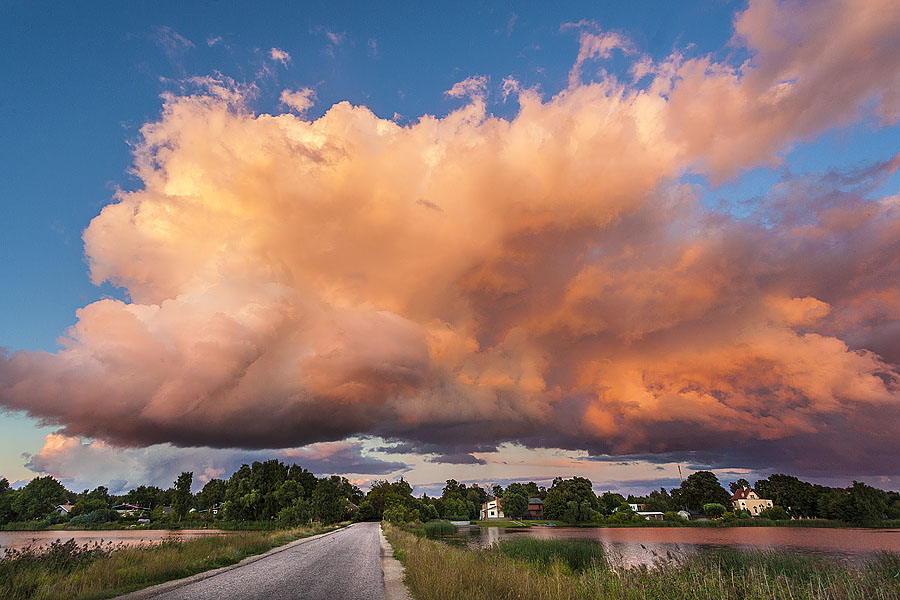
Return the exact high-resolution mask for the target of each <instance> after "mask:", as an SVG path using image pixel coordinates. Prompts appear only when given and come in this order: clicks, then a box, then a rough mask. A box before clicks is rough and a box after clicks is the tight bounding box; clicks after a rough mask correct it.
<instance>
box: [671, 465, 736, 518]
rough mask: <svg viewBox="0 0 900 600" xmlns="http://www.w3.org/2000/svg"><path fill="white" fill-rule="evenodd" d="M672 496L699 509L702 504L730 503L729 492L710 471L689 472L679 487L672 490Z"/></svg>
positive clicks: (681, 503)
mask: <svg viewBox="0 0 900 600" xmlns="http://www.w3.org/2000/svg"><path fill="white" fill-rule="evenodd" d="M672 497H673V498H675V499H676V502H677V503H678V504H680V505H681V506H685V507H687V508H689V509H691V510H700V509H701V508H702V507H703V505H704V504H722V505H725V506H727V505H730V504H731V494H729V493H728V492H727V491H725V488H723V487H722V486H721V485H719V479H718V477H716V476H715V474H714V473H712V472H710V471H697V472H696V473H691V475H689V476H688V478H687V479H685V480H684V481H683V482H682V484H681V487H680V488H675V489H674V490H672Z"/></svg>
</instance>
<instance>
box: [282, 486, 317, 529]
mask: <svg viewBox="0 0 900 600" xmlns="http://www.w3.org/2000/svg"><path fill="white" fill-rule="evenodd" d="M295 483H296V482H295ZM311 519H312V509H311V507H310V501H309V500H306V499H304V498H297V499H295V500H294V501H293V502H292V503H291V504H290V505H289V506H286V507H284V508H282V509H281V510H280V511H278V521H279V522H280V523H281V524H282V525H285V526H287V527H298V526H300V525H305V524H306V523H309V521H310V520H311Z"/></svg>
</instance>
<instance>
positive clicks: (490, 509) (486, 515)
mask: <svg viewBox="0 0 900 600" xmlns="http://www.w3.org/2000/svg"><path fill="white" fill-rule="evenodd" d="M542 508H543V505H542ZM480 517H481V520H482V521H487V520H489V519H505V518H506V517H505V515H504V514H503V507H502V502H501V499H500V498H492V499H491V500H488V501H487V502H485V503H484V504H482V505H481V515H480Z"/></svg>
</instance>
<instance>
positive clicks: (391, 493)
mask: <svg viewBox="0 0 900 600" xmlns="http://www.w3.org/2000/svg"><path fill="white" fill-rule="evenodd" d="M192 482H193V474H192V473H191V472H185V473H182V474H181V475H180V476H179V477H178V479H177V480H176V481H175V482H173V485H172V486H171V487H169V488H168V489H161V488H159V487H156V486H144V485H142V486H139V487H137V488H135V489H132V490H130V491H129V492H128V493H126V494H122V495H111V494H110V493H109V491H108V490H107V488H105V487H103V486H100V487H97V488H95V489H94V490H90V491H88V490H84V491H83V492H81V493H75V492H71V491H69V490H67V489H66V488H65V487H64V486H63V485H62V484H61V483H60V482H58V481H57V480H55V479H54V478H52V477H50V476H46V477H37V478H35V479H33V480H32V481H31V482H30V483H28V484H27V485H26V486H24V487H23V488H22V489H20V490H13V489H11V488H10V486H9V482H8V481H7V480H6V479H0V525H6V524H9V523H13V522H29V523H34V522H35V521H43V523H44V524H47V525H52V524H56V523H61V522H72V523H76V524H77V523H84V524H90V523H102V522H108V521H111V520H115V519H117V518H118V516H119V515H118V513H116V512H115V511H114V510H111V509H112V507H113V506H116V505H118V504H133V505H136V506H139V507H144V508H146V509H149V510H148V512H147V513H146V514H141V515H132V516H135V517H136V516H142V517H145V518H150V519H152V520H154V521H166V520H169V521H172V520H179V521H180V520H184V519H186V518H190V519H207V520H225V521H233V522H273V521H277V522H278V524H279V525H286V526H295V525H300V524H304V523H308V522H311V521H318V522H320V523H323V524H331V523H336V522H339V521H343V520H348V519H351V518H352V519H355V520H362V521H380V520H382V519H387V520H389V521H393V522H410V521H422V522H427V521H430V520H433V519H439V518H441V519H449V520H461V521H468V520H475V519H478V518H479V514H480V510H481V506H482V504H483V503H484V502H486V501H487V500H488V499H489V498H491V497H496V498H502V506H503V511H504V513H505V515H506V516H507V517H508V518H512V519H519V518H522V517H525V516H526V515H527V514H528V499H529V498H540V499H541V500H542V501H543V511H544V518H546V519H550V520H556V521H564V522H568V523H579V522H595V523H606V522H609V523H618V522H629V521H631V520H640V517H637V516H635V515H633V511H632V510H631V508H630V506H629V503H631V504H643V505H644V508H645V510H648V511H659V512H662V513H665V515H666V518H667V519H672V520H674V519H677V518H679V517H678V516H677V512H678V511H682V510H687V511H691V512H694V513H696V512H703V513H705V514H707V515H709V516H716V517H718V516H726V517H729V516H730V517H734V516H738V517H739V516H749V514H747V515H740V514H735V513H734V512H733V511H732V505H731V496H732V492H734V491H735V490H737V489H740V488H741V487H743V486H749V485H750V484H749V482H748V481H746V480H744V479H739V480H737V481H734V482H731V483H730V484H729V488H730V489H731V492H729V491H728V490H727V489H725V488H724V487H723V486H722V485H721V484H720V483H719V480H718V478H717V477H716V476H715V474H713V473H711V472H709V471H698V472H696V473H693V474H691V475H690V476H689V477H687V478H686V479H685V480H684V481H683V482H682V484H681V485H680V486H679V487H677V488H673V489H670V490H666V489H665V488H660V489H659V490H656V491H653V492H651V493H650V494H648V495H646V496H628V497H625V496H623V495H621V494H618V493H615V492H612V491H607V492H605V493H602V494H599V495H598V494H595V493H594V491H593V484H592V483H591V481H590V480H589V479H586V478H583V477H573V478H571V479H563V478H561V477H557V478H556V479H554V480H553V483H552V485H551V486H550V487H549V488H545V487H543V486H538V485H537V484H535V483H534V482H529V483H511V484H509V485H508V486H506V487H505V488H504V487H502V486H499V485H495V486H493V487H491V488H490V489H485V488H483V487H481V486H479V485H477V484H469V485H466V484H465V483H460V482H458V481H456V480H454V479H448V480H447V482H446V485H445V486H444V488H443V490H442V493H441V495H440V496H439V497H429V496H428V495H427V494H425V495H423V496H422V497H415V496H414V495H413V489H412V486H410V485H409V483H407V482H406V481H404V480H403V479H402V478H401V479H400V480H399V481H395V482H389V481H376V482H374V483H373V485H372V487H371V489H370V490H369V492H368V493H367V494H364V493H363V492H362V491H361V490H360V489H359V488H358V487H356V486H354V485H352V484H351V483H350V482H349V481H348V480H347V479H346V478H343V477H338V476H336V475H333V476H331V477H322V478H319V477H316V476H315V475H314V474H312V473H311V472H309V471H307V470H306V469H304V468H303V467H301V466H299V465H295V464H292V465H287V464H284V463H282V462H281V461H279V460H275V459H273V460H267V461H264V462H254V463H253V464H252V465H246V464H245V465H242V466H241V467H240V468H239V469H238V470H237V471H235V472H234V473H233V474H232V475H231V477H229V478H228V479H227V480H224V479H211V480H209V481H208V482H206V484H205V485H204V486H203V488H202V489H201V490H200V491H199V492H198V493H197V494H192V493H191V485H192ZM753 487H754V489H755V490H756V491H757V493H758V494H759V495H760V496H761V497H762V498H767V499H770V500H772V501H773V502H774V504H775V505H776V506H775V508H773V509H769V511H767V513H766V514H765V515H764V516H767V517H769V518H772V519H787V518H821V519H832V520H837V521H843V522H846V523H851V524H859V525H866V524H877V523H879V522H881V521H884V520H893V519H900V494H898V493H897V492H886V491H884V490H880V489H877V488H874V487H872V486H869V485H866V484H865V483H860V482H856V481H854V482H853V483H852V485H850V486H848V487H847V488H832V487H826V486H821V485H816V484H812V483H808V482H805V481H801V480H800V479H798V478H797V477H793V476H790V475H780V474H779V475H772V476H770V477H768V478H766V479H761V480H759V481H757V482H756V483H755V485H754V486H753ZM66 502H69V503H71V504H73V505H74V506H73V507H72V509H71V510H70V512H69V513H68V514H67V515H60V514H59V513H58V512H57V510H56V507H57V506H58V505H60V504H63V503H66Z"/></svg>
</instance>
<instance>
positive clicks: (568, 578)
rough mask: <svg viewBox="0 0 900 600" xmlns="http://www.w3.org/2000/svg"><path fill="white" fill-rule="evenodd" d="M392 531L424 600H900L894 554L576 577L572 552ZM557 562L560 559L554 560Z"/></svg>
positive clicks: (735, 555) (667, 566) (753, 555)
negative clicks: (457, 542)
mask: <svg viewBox="0 0 900 600" xmlns="http://www.w3.org/2000/svg"><path fill="white" fill-rule="evenodd" d="M386 531H387V536H388V538H389V540H390V542H391V544H393V545H394V547H395V548H397V549H399V550H400V552H399V554H400V555H401V556H402V560H403V562H404V565H405V567H406V583H407V585H408V586H409V588H410V590H411V591H412V593H413V595H414V596H415V597H416V598H418V599H419V600H513V599H520V598H527V599H534V600H601V599H602V600H606V599H617V600H618V599H628V600H631V599H634V600H638V599H641V600H649V599H659V600H676V599H677V600H680V599H684V600H687V599H692V600H693V599H701V600H703V599H708V600H738V599H744V598H767V599H768V598H777V599H782V598H783V599H790V600H813V599H817V600H818V599H820V598H827V599H832V600H869V599H878V600H889V599H890V600H896V599H898V598H900V557H898V556H897V555H895V554H883V555H880V556H876V557H875V558H873V559H872V560H871V561H869V562H868V563H866V564H865V565H862V566H860V567H851V566H848V565H845V564H843V563H840V562H838V561H833V560H829V559H827V558H823V557H811V556H807V555H799V554H796V553H790V552H755V551H741V550H721V551H718V552H711V553H709V554H696V555H689V556H686V557H681V558H678V559H665V558H662V559H660V561H659V563H658V564H657V566H655V567H654V568H632V569H627V568H622V567H618V566H615V565H613V564H610V563H609V562H607V561H604V560H602V559H600V557H599V556H592V557H591V561H590V566H584V567H582V568H580V569H573V568H571V566H570V565H569V564H568V563H567V562H566V561H565V560H563V559H562V555H565V554H566V553H568V552H570V551H569V550H568V549H566V550H563V549H562V548H561V547H556V550H553V548H554V546H552V545H550V546H548V548H550V549H549V550H541V549H540V548H539V547H538V546H531V544H530V543H529V544H528V545H520V546H507V547H506V549H504V544H499V545H497V546H494V547H492V548H490V549H487V550H461V549H458V548H454V547H451V546H447V545H446V544H442V543H439V542H434V541H431V540H427V539H422V538H417V537H416V536H413V535H410V534H408V533H406V532H403V531H400V530H398V529H396V528H392V527H390V526H387V530H386ZM521 541H525V540H521ZM531 541H533V542H538V543H546V542H547V541H545V540H529V542H531ZM548 541H549V540H548ZM554 541H555V540H554ZM516 542H517V543H519V542H520V540H516ZM554 554H559V555H560V556H559V557H558V558H548V557H552V556H554ZM581 564H582V565H584V562H582V563H581Z"/></svg>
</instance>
